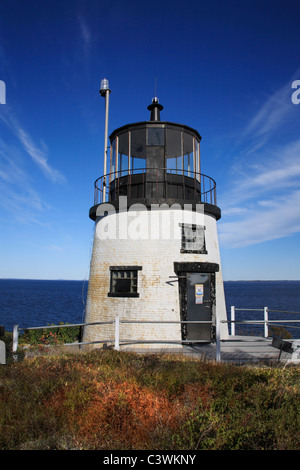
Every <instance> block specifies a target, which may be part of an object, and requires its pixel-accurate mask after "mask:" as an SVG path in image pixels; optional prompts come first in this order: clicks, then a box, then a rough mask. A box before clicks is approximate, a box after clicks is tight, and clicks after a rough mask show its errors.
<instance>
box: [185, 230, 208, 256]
mask: <svg viewBox="0 0 300 470" xmlns="http://www.w3.org/2000/svg"><path fill="white" fill-rule="evenodd" d="M180 226H181V253H203V254H205V253H207V251H206V245H205V226H204V225H194V224H180Z"/></svg>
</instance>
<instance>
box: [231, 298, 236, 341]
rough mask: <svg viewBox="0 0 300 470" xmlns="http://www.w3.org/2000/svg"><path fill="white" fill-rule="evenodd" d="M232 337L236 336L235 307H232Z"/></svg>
mask: <svg viewBox="0 0 300 470" xmlns="http://www.w3.org/2000/svg"><path fill="white" fill-rule="evenodd" d="M231 335H232V336H235V306H234V305H232V306H231Z"/></svg>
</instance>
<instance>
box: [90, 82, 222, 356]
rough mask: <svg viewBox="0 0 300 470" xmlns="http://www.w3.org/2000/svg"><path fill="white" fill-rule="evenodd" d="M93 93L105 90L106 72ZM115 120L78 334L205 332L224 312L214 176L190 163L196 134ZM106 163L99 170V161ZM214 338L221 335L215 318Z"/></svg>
mask: <svg viewBox="0 0 300 470" xmlns="http://www.w3.org/2000/svg"><path fill="white" fill-rule="evenodd" d="M102 85H103V86H102V87H101V90H100V93H101V94H102V96H105V97H106V112H105V116H106V118H105V133H107V122H108V96H109V93H110V90H109V86H108V82H107V80H106V81H105V82H104V81H102ZM162 109H163V106H161V104H159V101H158V99H157V98H156V97H155V98H154V99H153V100H152V103H151V104H150V106H148V110H149V111H150V120H149V121H142V122H136V123H132V124H127V125H124V126H122V127H120V128H118V129H116V130H114V131H113V132H112V133H111V135H110V136H109V140H110V152H109V158H108V156H107V152H106V149H107V144H106V142H107V138H105V149H104V175H103V176H101V177H100V178H98V179H97V180H96V182H95V199H94V205H93V206H92V207H91V209H90V212H89V216H90V218H91V219H92V220H93V221H95V235H94V245H93V252H92V258H91V265H90V278H89V286H88V295H87V305H86V316H85V323H98V322H101V324H100V325H99V324H98V325H90V326H86V327H85V328H84V336H83V341H84V342H90V343H95V345H96V346H97V347H102V345H103V344H105V343H112V344H113V342H114V322H115V318H116V316H118V317H119V320H120V348H121V349H130V348H131V349H135V350H139V349H142V348H147V349H155V350H157V349H164V348H167V349H170V348H176V349H178V348H182V346H183V345H189V344H195V343H196V344H197V343H203V342H205V343H208V342H213V341H215V335H216V319H217V318H219V319H220V320H226V319H227V316H226V306H225V297H224V289H223V279H222V271H221V261H220V252H219V244H218V235H217V220H218V219H220V217H221V210H220V208H219V207H218V206H217V202H216V183H215V181H214V180H213V179H212V178H210V177H209V176H206V175H203V174H202V173H201V169H200V141H201V136H200V135H199V133H198V132H197V131H196V130H195V129H192V128H190V127H188V126H186V125H183V124H177V123H174V122H166V121H161V120H160V112H161V111H162ZM108 169H109V170H108ZM221 325H222V326H221V331H220V333H221V339H225V338H226V337H227V336H228V328H227V324H226V323H221Z"/></svg>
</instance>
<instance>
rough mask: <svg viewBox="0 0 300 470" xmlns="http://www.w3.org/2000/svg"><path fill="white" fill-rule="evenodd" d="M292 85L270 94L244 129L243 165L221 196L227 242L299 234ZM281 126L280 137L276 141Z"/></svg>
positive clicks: (299, 160) (299, 150)
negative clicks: (279, 139)
mask: <svg viewBox="0 0 300 470" xmlns="http://www.w3.org/2000/svg"><path fill="white" fill-rule="evenodd" d="M291 83H292V80H290V81H289V82H288V84H286V85H285V86H283V87H282V88H280V89H279V90H278V91H276V92H275V93H274V94H273V95H272V96H270V97H269V98H268V99H267V100H266V102H265V103H263V104H262V106H261V107H260V109H259V110H258V111H257V113H256V114H255V115H254V116H253V117H252V118H251V119H249V122H248V124H247V125H246V126H245V129H244V130H243V131H242V132H241V133H240V139H239V142H238V150H237V149H236V162H238V163H235V165H233V166H232V168H231V177H230V181H229V184H228V187H227V189H226V191H224V194H223V195H221V199H222V214H223V221H222V222H221V223H220V241H221V243H222V244H223V245H224V246H227V247H237V246H248V245H253V244H258V243H262V242H265V241H268V240H273V239H278V238H284V237H287V236H290V235H292V234H296V233H300V211H299V210H298V208H299V207H300V190H299V187H300V139H299V138H298V135H299V133H298V132H297V126H295V122H296V123H297V120H295V116H296V118H297V119H298V123H299V111H300V110H299V109H297V108H296V106H295V105H293V104H292V102H291ZM295 113H298V114H295ZM279 129H280V132H281V141H278V140H276V136H277V133H278V130H279ZM275 141H276V142H275Z"/></svg>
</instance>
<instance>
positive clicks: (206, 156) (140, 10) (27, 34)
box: [0, 0, 300, 280]
mask: <svg viewBox="0 0 300 470" xmlns="http://www.w3.org/2000/svg"><path fill="white" fill-rule="evenodd" d="M299 25H300V5H299V2H298V1H294V0H285V1H275V0H273V1H266V0H259V1H256V0H251V1H250V0H245V1H243V2H241V1H230V0H229V1H221V0H218V1H217V0H212V1H210V2H207V1H202V0H198V1H189V0H186V1H185V2H179V1H172V2H171V1H169V0H167V1H163V0H161V1H157V0H154V1H152V2H138V1H123V0H122V1H121V0H111V1H110V2H104V1H92V0H86V1H81V0H77V1H76V0H72V1H71V0H68V1H67V0H50V1H49V0H22V1H20V0H14V1H13V2H12V1H11V0H1V3H0V80H2V81H4V82H5V85H6V104H0V278H1V277H7V278H8V277H15V278H31V279H32V278H33V279H88V272H89V263H90V254H91V247H92V239H93V222H92V221H91V220H90V219H89V217H88V211H89V208H90V206H91V205H92V204H93V183H94V180H95V179H96V178H97V177H98V176H101V175H102V173H103V146H104V103H105V101H104V99H103V98H101V97H100V95H99V86H100V82H101V79H102V78H104V77H106V78H108V79H109V82H110V88H111V90H112V93H111V95H110V110H109V133H111V132H112V131H113V130H114V129H115V128H117V127H120V126H122V125H124V124H127V123H130V122H136V121H143V120H148V119H149V112H148V111H147V105H149V104H150V102H151V99H152V98H153V96H154V87H155V79H156V80H157V96H158V97H159V99H160V103H161V104H162V105H163V106H164V110H163V111H162V113H161V119H162V120H166V121H173V122H178V123H183V124H186V125H188V126H190V127H193V128H195V129H197V130H198V131H199V133H200V134H201V136H202V141H201V158H202V164H201V165H202V172H203V173H205V174H207V175H209V176H211V177H213V178H214V179H215V180H216V182H217V194H218V205H219V206H220V207H221V210H222V218H221V220H220V221H219V222H218V230H219V241H220V247H221V257H222V269H223V275H224V279H225V280H237V279H262V280H263V279H300V277H299V276H300V243H299V242H300V184H299V183H300V132H299V130H300V104H299V105H297V104H294V103H293V102H292V99H291V97H292V93H293V92H295V90H294V89H292V83H293V81H294V80H300V61H299V51H300V33H299ZM299 97H300V94H299Z"/></svg>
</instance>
